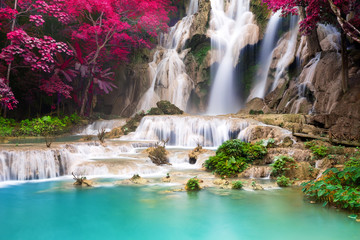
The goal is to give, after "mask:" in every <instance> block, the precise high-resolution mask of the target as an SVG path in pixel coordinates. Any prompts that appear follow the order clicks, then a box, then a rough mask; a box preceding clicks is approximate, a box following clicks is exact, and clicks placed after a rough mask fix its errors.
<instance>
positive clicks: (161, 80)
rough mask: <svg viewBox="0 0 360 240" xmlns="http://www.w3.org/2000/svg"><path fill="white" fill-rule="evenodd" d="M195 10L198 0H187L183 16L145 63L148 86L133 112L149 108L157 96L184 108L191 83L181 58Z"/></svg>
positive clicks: (157, 99) (154, 103) (157, 98)
mask: <svg viewBox="0 0 360 240" xmlns="http://www.w3.org/2000/svg"><path fill="white" fill-rule="evenodd" d="M197 11H198V0H191V1H190V5H189V8H188V10H187V16H186V17H184V18H183V19H182V20H180V21H179V22H178V23H177V24H176V25H175V26H173V27H172V28H170V31H169V33H168V34H165V35H164V36H163V41H162V43H161V46H158V48H157V51H156V52H155V54H154V58H153V61H152V62H151V63H149V70H148V71H149V76H150V79H152V83H151V86H150V88H149V89H148V90H147V92H146V93H145V94H144V96H143V97H142V98H141V99H140V101H139V103H138V105H137V108H136V112H138V111H140V110H144V111H146V110H149V109H150V108H152V107H155V106H156V103H157V102H158V101H160V100H168V101H170V102H171V103H173V104H175V105H176V106H178V107H179V108H180V109H182V110H185V109H186V106H187V102H188V100H189V97H190V93H191V90H192V89H193V87H194V86H193V85H194V84H193V81H192V79H191V78H190V77H189V76H188V75H187V74H186V70H185V65H184V62H183V59H184V57H185V55H186V53H187V51H188V50H184V49H183V48H184V45H185V42H186V40H187V39H188V38H189V37H190V28H191V25H192V23H193V18H194V16H193V14H195V13H196V12H197Z"/></svg>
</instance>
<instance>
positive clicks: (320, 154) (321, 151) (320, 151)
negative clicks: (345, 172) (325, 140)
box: [305, 141, 329, 159]
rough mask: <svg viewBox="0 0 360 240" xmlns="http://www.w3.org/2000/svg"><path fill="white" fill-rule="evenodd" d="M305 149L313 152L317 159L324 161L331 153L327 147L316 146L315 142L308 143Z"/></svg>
mask: <svg viewBox="0 0 360 240" xmlns="http://www.w3.org/2000/svg"><path fill="white" fill-rule="evenodd" d="M305 147H307V148H309V149H310V150H311V151H312V153H313V154H314V156H315V158H316V159H322V158H324V157H326V156H327V155H328V153H329V149H328V148H327V147H325V146H320V145H316V143H315V142H314V141H310V142H306V143H305Z"/></svg>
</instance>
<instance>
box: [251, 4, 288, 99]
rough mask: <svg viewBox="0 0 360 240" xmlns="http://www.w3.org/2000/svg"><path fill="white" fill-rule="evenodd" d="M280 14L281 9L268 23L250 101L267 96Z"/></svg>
mask: <svg viewBox="0 0 360 240" xmlns="http://www.w3.org/2000/svg"><path fill="white" fill-rule="evenodd" d="M280 15H281V12H280V11H278V12H276V13H275V14H273V15H272V16H271V18H270V20H269V23H268V25H267V28H266V31H265V35H264V40H263V42H262V44H261V49H260V58H259V61H258V62H259V70H258V72H257V75H256V83H255V86H254V87H253V89H252V91H251V93H250V95H249V97H248V101H249V100H251V99H253V98H256V97H258V98H264V97H265V94H266V83H267V78H268V75H269V70H270V65H271V60H272V55H273V50H274V47H275V44H276V39H277V36H276V33H277V29H278V27H279V25H280V23H281V18H280Z"/></svg>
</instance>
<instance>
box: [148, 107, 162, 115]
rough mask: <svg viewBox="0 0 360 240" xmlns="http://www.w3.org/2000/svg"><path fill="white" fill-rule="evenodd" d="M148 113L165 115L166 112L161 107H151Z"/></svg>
mask: <svg viewBox="0 0 360 240" xmlns="http://www.w3.org/2000/svg"><path fill="white" fill-rule="evenodd" d="M147 115H164V112H163V111H162V110H161V109H160V108H151V109H150V110H149V112H148V113H147Z"/></svg>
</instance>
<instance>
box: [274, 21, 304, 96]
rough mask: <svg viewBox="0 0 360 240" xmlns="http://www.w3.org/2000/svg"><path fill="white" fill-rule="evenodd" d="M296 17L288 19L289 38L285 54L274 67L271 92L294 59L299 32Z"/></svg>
mask: <svg viewBox="0 0 360 240" xmlns="http://www.w3.org/2000/svg"><path fill="white" fill-rule="evenodd" d="M297 23H298V17H297V16H292V17H291V19H290V29H291V31H290V38H289V40H288V42H287V47H286V52H285V53H284V55H282V57H281V58H280V60H279V61H278V63H277V65H276V72H275V80H274V82H273V84H272V87H271V91H273V90H275V88H276V87H277V85H278V83H279V80H280V78H281V77H282V76H283V75H284V74H285V70H286V68H287V67H288V66H289V65H290V64H291V63H292V62H293V61H294V58H295V51H296V43H297V35H298V32H299V27H298V24H297Z"/></svg>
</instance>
